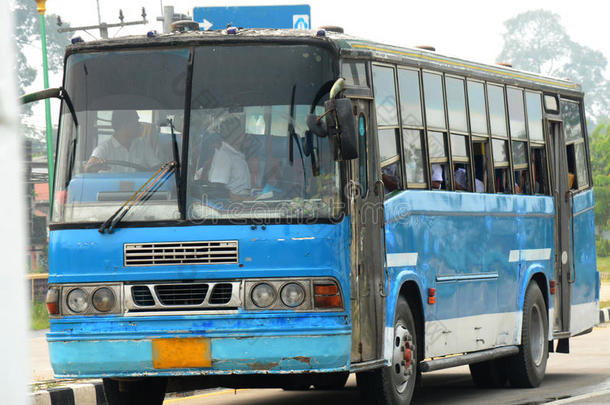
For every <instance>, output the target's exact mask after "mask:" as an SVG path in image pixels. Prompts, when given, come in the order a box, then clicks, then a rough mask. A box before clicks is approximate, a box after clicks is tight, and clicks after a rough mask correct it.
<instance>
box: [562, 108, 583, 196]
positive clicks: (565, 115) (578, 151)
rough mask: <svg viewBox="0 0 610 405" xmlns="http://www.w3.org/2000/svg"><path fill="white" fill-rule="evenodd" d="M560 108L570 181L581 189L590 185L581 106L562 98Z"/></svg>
mask: <svg viewBox="0 0 610 405" xmlns="http://www.w3.org/2000/svg"><path fill="white" fill-rule="evenodd" d="M560 109H561V118H562V120H563V128H564V136H565V143H566V152H567V157H568V182H569V185H570V188H571V189H573V190H580V189H583V188H586V187H587V186H588V185H589V175H588V173H589V169H588V159H587V153H586V149H585V138H584V130H583V121H582V112H581V106H580V103H579V102H577V101H572V100H566V99H561V101H560Z"/></svg>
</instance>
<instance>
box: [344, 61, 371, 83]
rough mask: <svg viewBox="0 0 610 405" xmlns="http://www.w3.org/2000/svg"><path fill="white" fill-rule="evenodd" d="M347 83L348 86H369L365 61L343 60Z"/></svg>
mask: <svg viewBox="0 0 610 405" xmlns="http://www.w3.org/2000/svg"><path fill="white" fill-rule="evenodd" d="M341 71H342V72H343V77H344V78H345V84H346V85H348V86H357V87H368V86H369V83H368V80H367V79H368V77H367V74H366V65H365V64H364V62H343V65H342V67H341Z"/></svg>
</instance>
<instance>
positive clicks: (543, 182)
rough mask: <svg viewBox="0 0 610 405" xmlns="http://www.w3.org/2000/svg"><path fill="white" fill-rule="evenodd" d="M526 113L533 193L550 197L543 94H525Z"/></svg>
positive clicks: (528, 92) (529, 92)
mask: <svg viewBox="0 0 610 405" xmlns="http://www.w3.org/2000/svg"><path fill="white" fill-rule="evenodd" d="M525 111H526V112H527V132H528V134H529V140H530V159H531V166H530V167H531V170H532V181H533V182H532V193H533V194H537V195H549V194H550V183H549V174H548V164H547V153H546V150H547V149H546V145H545V143H544V132H543V125H542V94H540V93H536V92H532V91H526V92H525Z"/></svg>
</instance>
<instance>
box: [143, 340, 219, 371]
mask: <svg viewBox="0 0 610 405" xmlns="http://www.w3.org/2000/svg"><path fill="white" fill-rule="evenodd" d="M152 357H153V367H154V368H201V367H212V350H211V342H210V339H207V338H172V339H153V340H152Z"/></svg>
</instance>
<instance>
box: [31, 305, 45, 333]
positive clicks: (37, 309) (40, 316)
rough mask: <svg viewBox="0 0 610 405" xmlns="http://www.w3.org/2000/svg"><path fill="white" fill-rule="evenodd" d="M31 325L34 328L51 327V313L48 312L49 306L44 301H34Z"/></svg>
mask: <svg viewBox="0 0 610 405" xmlns="http://www.w3.org/2000/svg"><path fill="white" fill-rule="evenodd" d="M30 311H31V314H32V317H31V327H32V329H34V330H39V329H47V328H48V327H49V314H48V312H47V306H46V304H45V303H44V302H40V301H35V302H33V303H32V306H31V308H30Z"/></svg>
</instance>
